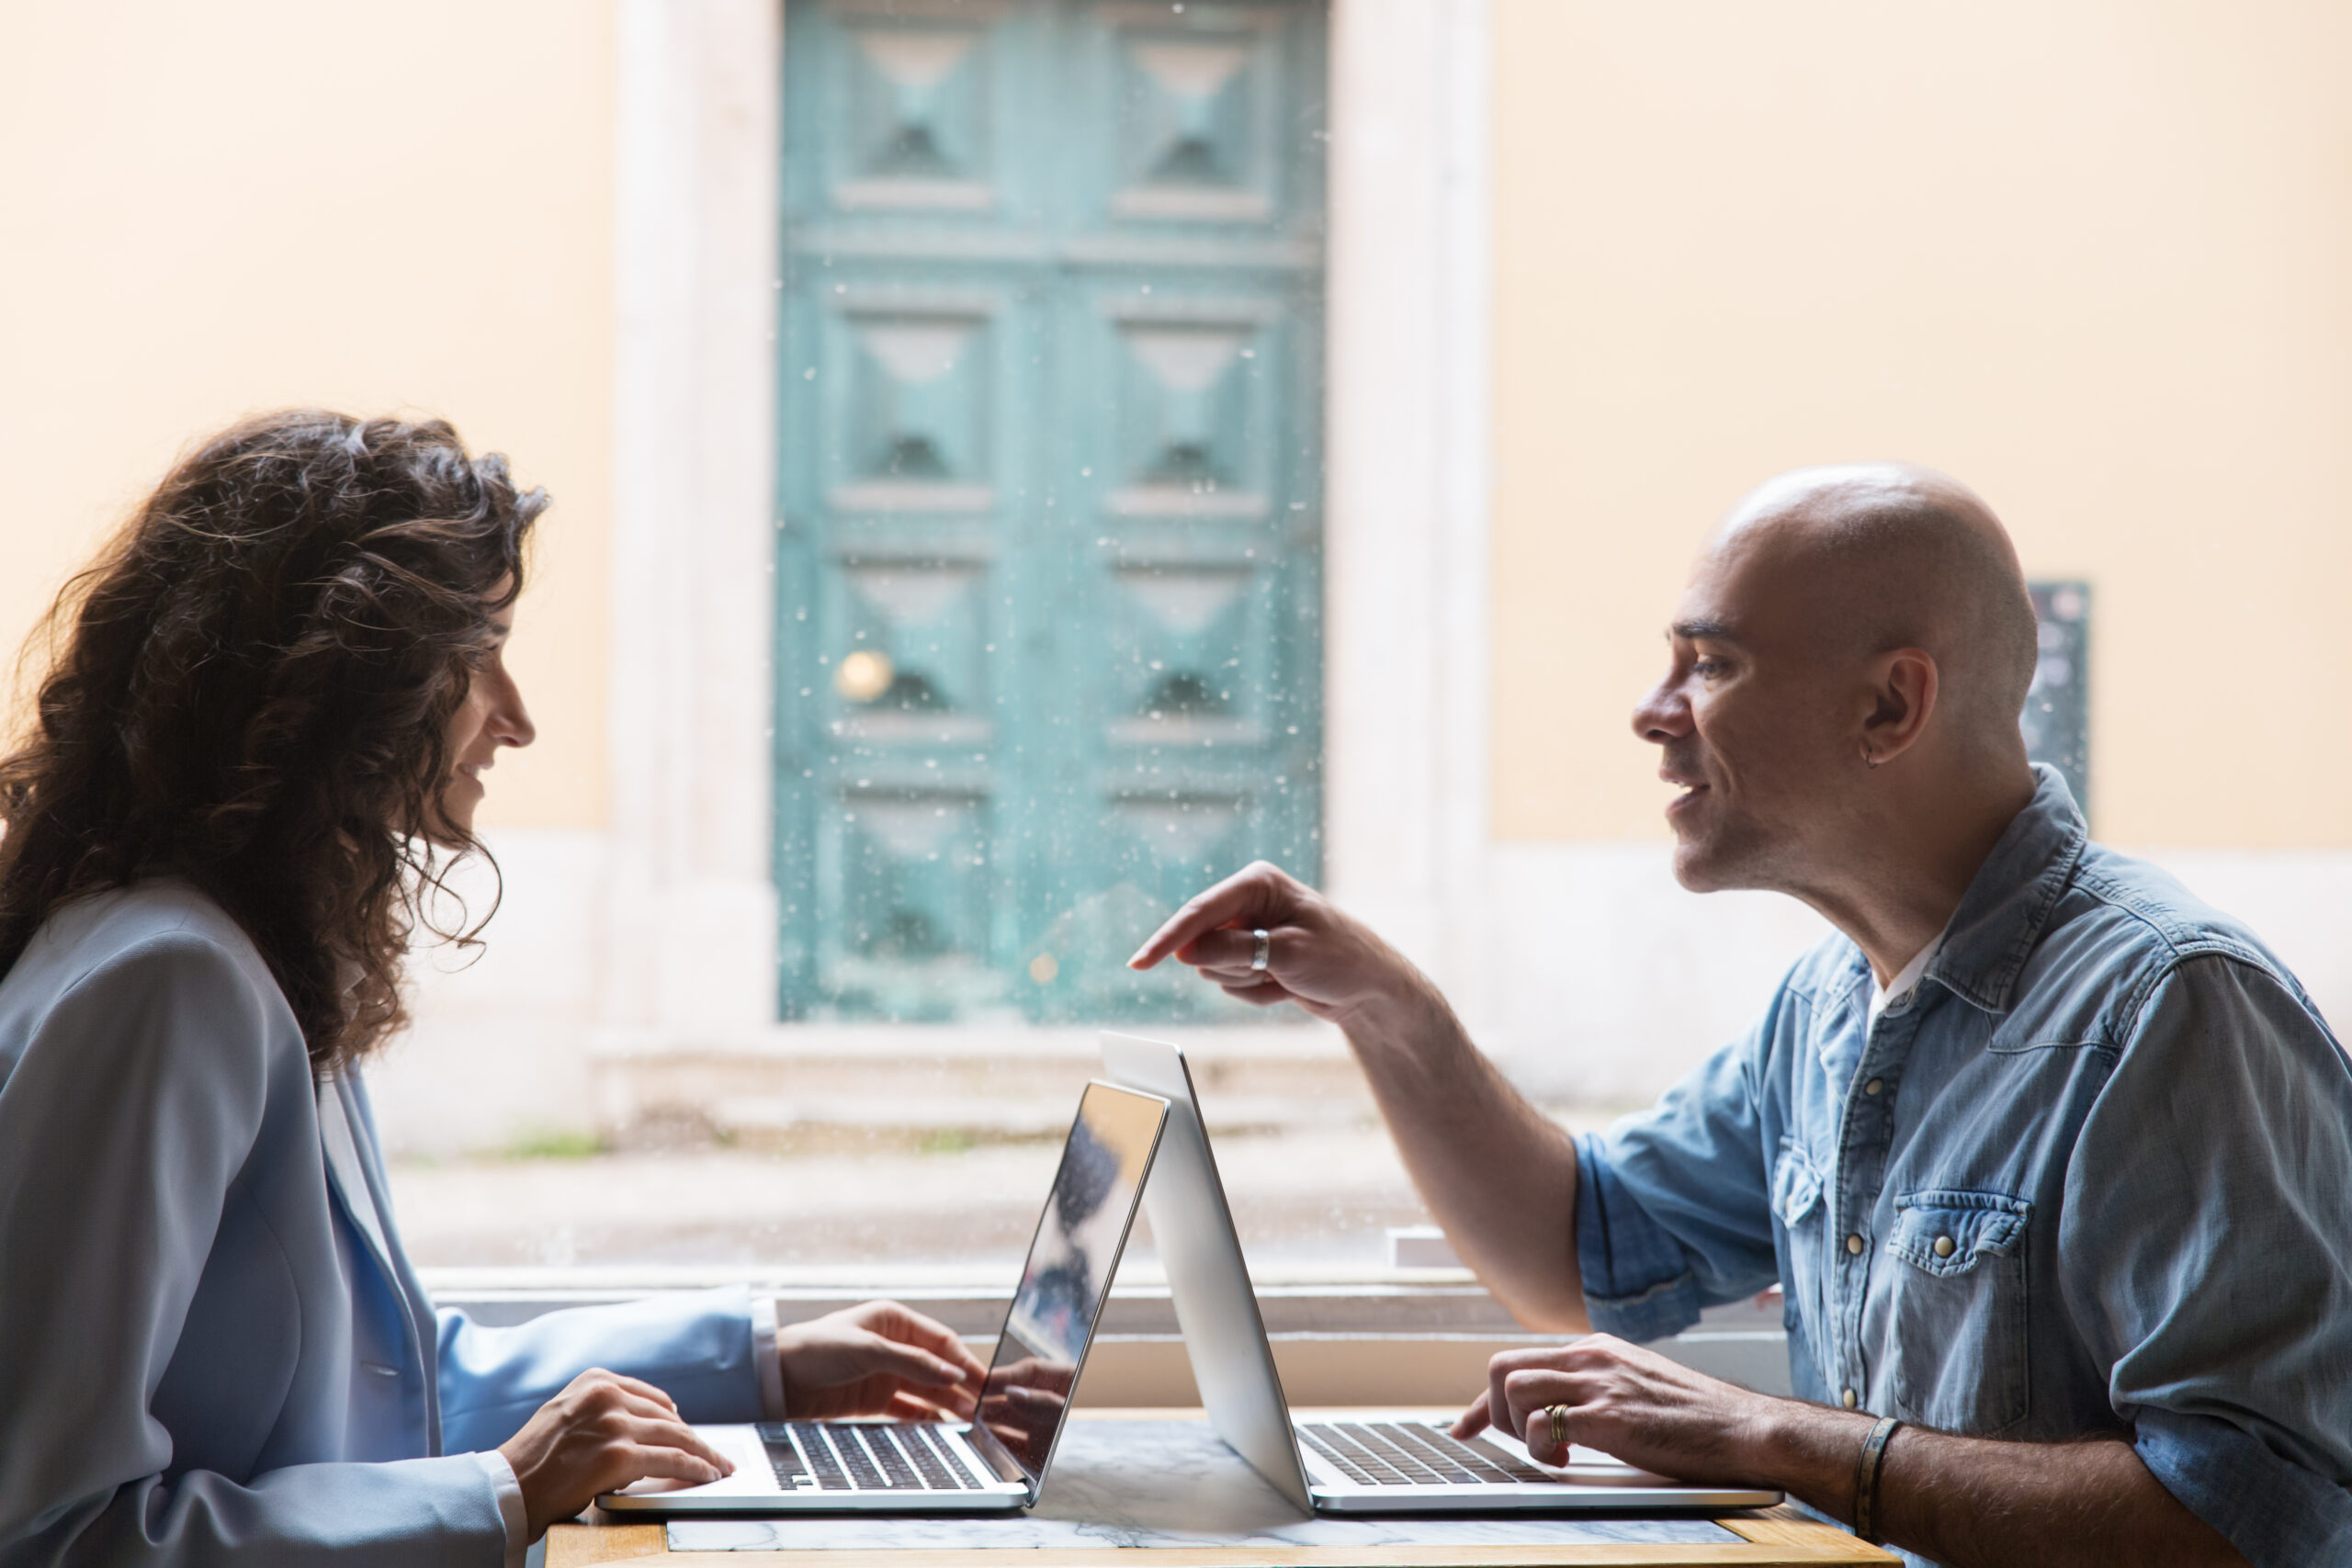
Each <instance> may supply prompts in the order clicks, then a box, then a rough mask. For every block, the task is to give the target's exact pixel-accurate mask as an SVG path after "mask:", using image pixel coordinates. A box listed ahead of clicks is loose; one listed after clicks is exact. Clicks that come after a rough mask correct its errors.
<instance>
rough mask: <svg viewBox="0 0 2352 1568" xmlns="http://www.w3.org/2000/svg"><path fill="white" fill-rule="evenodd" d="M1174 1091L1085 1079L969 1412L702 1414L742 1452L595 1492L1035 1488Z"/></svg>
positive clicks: (785, 1493) (691, 1508)
mask: <svg viewBox="0 0 2352 1568" xmlns="http://www.w3.org/2000/svg"><path fill="white" fill-rule="evenodd" d="M1168 1109H1169V1108H1168V1101H1167V1100H1164V1099H1162V1098H1160V1097H1159V1096H1158V1095H1155V1094H1151V1093H1149V1092H1137V1091H1136V1090H1135V1089H1123V1088H1119V1087H1116V1086H1114V1085H1112V1084H1106V1083H1091V1084H1089V1085H1087V1086H1086V1092H1085V1093H1084V1094H1083V1095H1082V1096H1080V1100H1079V1102H1078V1117H1077V1120H1075V1121H1074V1122H1071V1123H1070V1130H1069V1139H1068V1140H1067V1141H1066V1142H1065V1143H1064V1144H1063V1145H1062V1158H1061V1165H1060V1166H1059V1168H1057V1170H1056V1171H1055V1173H1054V1185H1053V1190H1051V1191H1050V1192H1049V1193H1047V1194H1046V1211H1045V1213H1043V1214H1042V1215H1040V1216H1039V1217H1038V1220H1037V1232H1036V1235H1035V1237H1034V1238H1033V1239H1032V1240H1031V1241H1030V1243H1029V1257H1028V1259H1027V1261H1026V1262H1024V1263H1023V1265H1022V1266H1021V1285H1020V1288H1019V1289H1018V1290H1017V1291H1015V1292H1013V1297H1012V1305H1011V1306H1010V1307H1009V1308H1008V1309H1007V1310H1006V1312H1005V1315H1004V1330H1003V1332H1002V1333H1001V1334H1000V1335H999V1336H998V1337H997V1342H996V1356H995V1359H994V1360H993V1362H992V1363H991V1364H990V1366H989V1376H988V1382H987V1383H986V1384H985V1385H984V1387H983V1388H982V1390H981V1393H980V1408H979V1414H978V1419H976V1420H973V1421H915V1422H903V1421H902V1422H886V1421H870V1420H869V1421H790V1420H786V1421H778V1422H763V1423H761V1424H758V1425H755V1426H712V1427H695V1431H697V1432H699V1433H701V1434H702V1436H703V1437H704V1438H706V1439H707V1440H708V1442H709V1443H710V1445H711V1446H712V1447H713V1448H716V1449H718V1450H719V1451H720V1452H722V1453H724V1454H726V1455H727V1456H728V1457H729V1459H732V1460H733V1461H735V1473H734V1474H732V1475H730V1476H728V1477H727V1478H726V1479H724V1480H722V1481H714V1482H712V1483H709V1484H707V1485H704V1486H688V1485H682V1484H680V1483H677V1482H674V1481H663V1480H647V1481H640V1482H639V1483H637V1484H636V1485H634V1486H631V1487H629V1488H628V1489H627V1490H625V1491H622V1492H616V1493H607V1494H605V1495H604V1496H602V1497H599V1498H597V1499H596V1501H597V1504H598V1505H599V1506H602V1507H605V1508H607V1509H610V1510H611V1511H613V1512H614V1513H616V1514H642V1515H650V1516H667V1515H676V1514H735V1515H752V1516H766V1515H776V1514H794V1513H811V1512H813V1513H866V1514H946V1513H956V1514H967V1513H992V1512H1011V1511H1012V1510H1014V1509H1017V1508H1025V1507H1027V1506H1029V1505H1031V1504H1032V1503H1035V1501H1036V1500H1037V1493H1038V1490H1039V1488H1041V1487H1042V1486H1043V1485H1044V1484H1045V1482H1046V1471H1047V1470H1048V1469H1049V1468H1051V1466H1052V1464H1053V1461H1054V1450H1055V1449H1056V1448H1057V1446H1058V1445H1059V1443H1060V1441H1061V1435H1062V1427H1063V1425H1064V1422H1065V1418H1066V1417H1067V1416H1068V1414H1069V1400H1070V1395H1071V1393H1072V1392H1073V1391H1074V1390H1075V1389H1076V1388H1077V1386H1078V1378H1079V1373H1080V1371H1082V1370H1083V1369H1084V1367H1085V1365H1086V1352H1087V1348H1088V1347H1089V1346H1090V1345H1091V1344H1092V1343H1093V1340H1094V1325H1096V1324H1097V1323H1098V1322H1100V1321H1101V1319H1102V1315H1103V1302H1104V1301H1105V1300H1107V1299H1108V1298H1109V1296H1110V1293H1111V1278H1112V1276H1113V1275H1114V1274H1115V1273H1117V1272H1118V1268H1119V1254H1120V1253H1121V1251H1122V1250H1124V1249H1125V1247H1126V1241H1127V1232H1128V1230H1129V1229H1130V1228H1131V1227H1132V1226H1133V1225H1134V1224H1135V1217H1136V1200H1137V1199H1138V1198H1139V1197H1140V1196H1141V1194H1142V1191H1143V1186H1144V1177H1145V1174H1146V1173H1147V1172H1148V1171H1149V1170H1150V1168H1151V1159H1152V1151H1153V1149H1154V1148H1155V1147H1156V1146H1157V1145H1158V1144H1159V1136H1160V1129H1161V1126H1162V1124H1163V1123H1164V1122H1165V1121H1166V1119H1167V1116H1168Z"/></svg>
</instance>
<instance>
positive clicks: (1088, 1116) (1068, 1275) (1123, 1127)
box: [980, 1083, 1166, 1481]
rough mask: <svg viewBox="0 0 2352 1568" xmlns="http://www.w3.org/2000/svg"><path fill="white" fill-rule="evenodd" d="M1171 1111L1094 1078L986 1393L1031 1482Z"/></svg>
mask: <svg viewBox="0 0 2352 1568" xmlns="http://www.w3.org/2000/svg"><path fill="white" fill-rule="evenodd" d="M1165 1111H1166V1107H1165V1106H1164V1105H1162V1103H1161V1102H1160V1101H1159V1100H1155V1099H1152V1098H1150V1097H1149V1096H1147V1095H1140V1094H1132V1093H1129V1092H1128V1091H1126V1090H1125V1089H1113V1088H1111V1087H1110V1086H1109V1085H1107V1084H1099V1083H1098V1084H1091V1085H1089V1086H1088V1087H1087V1090H1086V1095H1085V1098H1083V1099H1082V1100H1080V1101H1079V1106H1078V1121H1077V1122H1076V1124H1075V1125H1073V1126H1072V1127H1071V1128H1070V1132H1069V1143H1068V1144H1066V1145H1063V1147H1062V1163H1061V1168H1060V1169H1059V1170H1058V1171H1057V1172H1056V1173H1055V1175H1054V1190H1053V1193H1052V1195H1051V1196H1050V1197H1049V1198H1047V1199H1046V1213H1045V1215H1044V1217H1042V1218H1041V1219H1040V1220H1039V1221H1038V1222H1037V1235H1036V1237H1035V1240H1033V1241H1032V1242H1031V1243H1030V1244H1029V1260H1028V1262H1027V1263H1025V1264H1024V1265H1023V1267H1022V1270H1021V1288H1020V1289H1019V1290H1018V1291H1016V1292H1014V1293H1013V1297H1012V1311H1011V1312H1009V1313H1007V1314H1005V1320H1004V1333H1003V1335H1002V1336H1001V1337H999V1338H998V1340H997V1342H996V1359H995V1361H994V1364H992V1365H991V1366H990V1367H989V1381H988V1384H987V1387H986V1388H985V1389H984V1390H983V1391H982V1393H981V1395H980V1420H981V1422H982V1423H983V1424H984V1425H985V1426H986V1427H988V1429H989V1431H990V1432H991V1433H993V1434H994V1435H995V1437H996V1439H997V1441H998V1442H1000V1443H1002V1444H1003V1445H1004V1448H1005V1451H1006V1452H1007V1453H1009V1454H1011V1455H1012V1459H1013V1461H1014V1462H1015V1463H1017V1464H1019V1465H1020V1466H1021V1468H1022V1469H1023V1471H1025V1472H1027V1473H1028V1475H1029V1477H1030V1479H1031V1480H1033V1481H1034V1480H1036V1479H1037V1478H1038V1477H1039V1476H1041V1475H1042V1474H1043V1473H1044V1471H1045V1466H1046V1456H1047V1455H1048V1454H1049V1453H1051V1452H1052V1451H1053V1446H1054V1435H1055V1433H1056V1432H1057V1430H1058V1429H1059V1428H1060V1427H1061V1421H1062V1415H1063V1412H1064V1410H1065V1409H1066V1408H1067V1406H1068V1404H1069V1391H1070V1385H1071V1384H1072V1383H1073V1382H1076V1381H1077V1378H1078V1364H1079V1361H1080V1358H1081V1357H1083V1356H1084V1355H1085V1353H1086V1343H1087V1340H1088V1338H1089V1337H1091V1335H1092V1334H1093V1332H1094V1320H1095V1318H1096V1317H1097V1316H1099V1315H1100V1314H1101V1313H1102V1310H1103V1300H1104V1298H1105V1297H1107V1296H1108V1295H1109V1294H1110V1290H1111V1274H1112V1271H1113V1270H1114V1269H1116V1268H1117V1266H1118V1260H1119V1244H1120V1242H1121V1240H1122V1239H1123V1238H1124V1237H1125V1235H1126V1229H1127V1223H1128V1221H1129V1220H1130V1219H1131V1218H1132V1217H1133V1215H1134V1213H1135V1208H1136V1196H1137V1193H1138V1190H1140V1189H1141V1187H1142V1185H1143V1178H1144V1169H1145V1167H1146V1166H1147V1165H1148V1163H1149V1161H1150V1158H1151V1148H1152V1144H1153V1142H1154V1141H1155V1140H1156V1139H1157V1138H1158V1137H1159V1122H1160V1118H1161V1116H1162V1115H1163V1114H1165Z"/></svg>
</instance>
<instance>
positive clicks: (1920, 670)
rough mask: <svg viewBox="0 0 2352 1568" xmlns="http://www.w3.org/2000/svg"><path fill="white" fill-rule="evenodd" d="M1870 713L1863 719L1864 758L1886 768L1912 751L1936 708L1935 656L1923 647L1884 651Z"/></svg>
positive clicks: (1872, 764) (1877, 671) (1869, 762)
mask: <svg viewBox="0 0 2352 1568" xmlns="http://www.w3.org/2000/svg"><path fill="white" fill-rule="evenodd" d="M1872 675H1873V679H1872V682H1871V711H1870V716H1868V717H1867V718H1865V719H1864V720H1863V721H1862V761H1864V762H1865V763H1867V764H1868V765H1869V766H1871V767H1873V768H1877V767H1883V766H1884V765H1886V764H1887V763H1888V762H1891V761H1894V759H1895V758H1897V757H1900V756H1901V755H1903V753H1904V752H1905V751H1908V750H1911V748H1912V746H1913V745H1914V744H1916V743H1917V740H1918V739H1919V737H1920V736H1921V735H1923V734H1925V733H1926V732H1927V728H1928V719H1929V718H1930V717H1932V716H1934V714H1935V711H1936V693H1937V689H1938V676H1937V671H1936V660H1935V655H1933V654H1931V653H1929V652H1928V650H1927V649H1923V648H1898V649H1895V650H1894V652H1892V653H1885V654H1881V655H1880V656H1879V659H1878V661H1877V664H1876V666H1875V668H1874V670H1873V671H1872Z"/></svg>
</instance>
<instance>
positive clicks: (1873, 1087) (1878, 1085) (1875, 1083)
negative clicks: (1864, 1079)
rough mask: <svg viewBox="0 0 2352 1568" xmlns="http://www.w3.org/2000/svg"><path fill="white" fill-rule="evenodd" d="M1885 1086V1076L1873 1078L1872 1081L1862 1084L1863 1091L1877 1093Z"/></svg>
mask: <svg viewBox="0 0 2352 1568" xmlns="http://www.w3.org/2000/svg"><path fill="white" fill-rule="evenodd" d="M1885 1087H1886V1080H1885V1079H1884V1078H1872V1079H1871V1081H1870V1082H1868V1083H1866V1084H1864V1085H1863V1086H1862V1092H1863V1093H1864V1094H1876V1093H1877V1092H1878V1091H1879V1090H1881V1089H1884V1088H1885Z"/></svg>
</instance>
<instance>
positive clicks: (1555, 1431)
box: [1544, 1404, 1568, 1449]
mask: <svg viewBox="0 0 2352 1568" xmlns="http://www.w3.org/2000/svg"><path fill="white" fill-rule="evenodd" d="M1544 1415H1546V1416H1550V1417H1551V1418H1552V1446H1553V1447H1554V1448H1555V1449H1565V1448H1566V1447H1567V1446H1568V1407H1567V1406H1566V1405H1565V1404H1547V1405H1545V1406H1544Z"/></svg>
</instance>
